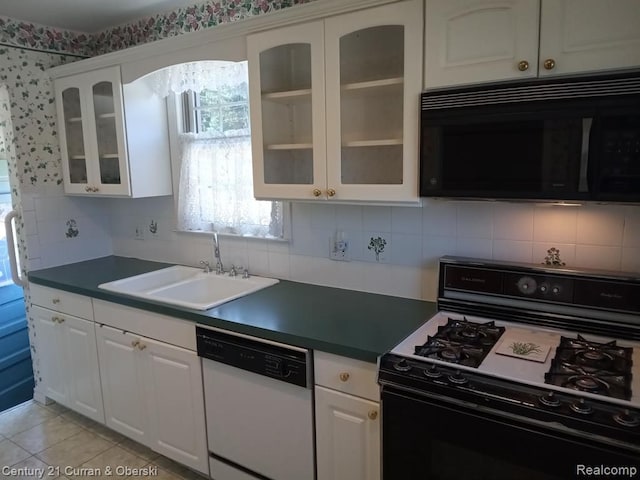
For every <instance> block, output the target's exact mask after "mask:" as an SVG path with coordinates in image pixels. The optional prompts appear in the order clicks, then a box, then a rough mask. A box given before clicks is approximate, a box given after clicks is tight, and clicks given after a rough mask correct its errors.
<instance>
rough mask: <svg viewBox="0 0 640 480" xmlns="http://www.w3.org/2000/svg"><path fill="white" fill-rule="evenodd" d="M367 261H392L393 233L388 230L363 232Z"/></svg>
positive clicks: (365, 259) (365, 258)
mask: <svg viewBox="0 0 640 480" xmlns="http://www.w3.org/2000/svg"><path fill="white" fill-rule="evenodd" d="M362 234H363V239H364V258H363V260H364V261H365V262H375V263H389V262H390V261H391V235H390V234H389V233H388V232H381V231H378V232H373V231H369V232H362Z"/></svg>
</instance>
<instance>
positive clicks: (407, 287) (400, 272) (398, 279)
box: [388, 265, 422, 299]
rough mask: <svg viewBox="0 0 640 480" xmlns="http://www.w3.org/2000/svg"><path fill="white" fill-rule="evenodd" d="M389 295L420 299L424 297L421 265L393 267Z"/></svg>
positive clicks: (390, 273) (390, 274)
mask: <svg viewBox="0 0 640 480" xmlns="http://www.w3.org/2000/svg"><path fill="white" fill-rule="evenodd" d="M389 281H390V288H389V290H388V293H389V295H394V296H398V297H405V298H415V299H419V298H421V296H422V269H421V268H420V266H419V265H416V266H406V265H392V266H391V267H390V272H389Z"/></svg>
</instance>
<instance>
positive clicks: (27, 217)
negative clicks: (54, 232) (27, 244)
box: [22, 210, 38, 235]
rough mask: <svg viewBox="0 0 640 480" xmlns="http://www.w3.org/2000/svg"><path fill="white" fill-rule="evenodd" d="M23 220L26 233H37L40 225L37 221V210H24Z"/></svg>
mask: <svg viewBox="0 0 640 480" xmlns="http://www.w3.org/2000/svg"><path fill="white" fill-rule="evenodd" d="M22 220H23V221H24V233H25V235H37V234H38V225H37V223H36V212H35V211H33V210H23V212H22Z"/></svg>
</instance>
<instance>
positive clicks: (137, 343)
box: [131, 340, 140, 348]
mask: <svg viewBox="0 0 640 480" xmlns="http://www.w3.org/2000/svg"><path fill="white" fill-rule="evenodd" d="M138 345H140V340H133V341H132V342H131V346H132V347H133V348H136V347H137V346H138Z"/></svg>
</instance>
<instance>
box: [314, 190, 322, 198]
mask: <svg viewBox="0 0 640 480" xmlns="http://www.w3.org/2000/svg"><path fill="white" fill-rule="evenodd" d="M320 195H322V191H321V190H320V189H319V188H314V189H313V196H314V197H319V196H320Z"/></svg>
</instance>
